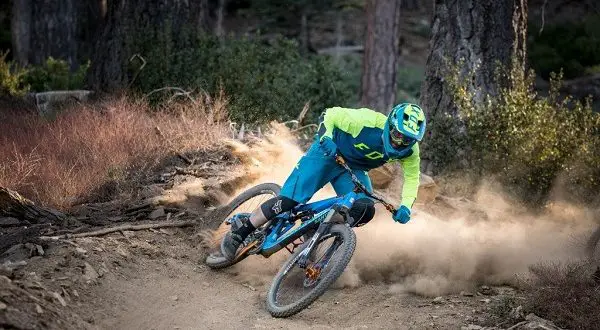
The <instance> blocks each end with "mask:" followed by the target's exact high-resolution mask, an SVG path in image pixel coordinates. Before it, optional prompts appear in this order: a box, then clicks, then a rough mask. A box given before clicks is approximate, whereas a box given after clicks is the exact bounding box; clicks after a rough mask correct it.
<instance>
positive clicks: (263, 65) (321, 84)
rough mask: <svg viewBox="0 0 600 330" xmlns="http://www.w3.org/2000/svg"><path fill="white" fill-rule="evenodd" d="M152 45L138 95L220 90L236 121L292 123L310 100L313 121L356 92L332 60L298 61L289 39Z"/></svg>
mask: <svg viewBox="0 0 600 330" xmlns="http://www.w3.org/2000/svg"><path fill="white" fill-rule="evenodd" d="M150 45H151V46H152V47H145V48H146V52H145V53H143V57H144V59H145V60H146V62H147V64H146V66H145V67H144V68H143V69H142V70H141V72H140V73H139V75H138V77H137V79H136V80H135V81H134V84H133V87H134V88H135V89H136V90H137V91H138V92H141V93H148V92H150V91H153V90H156V89H159V88H162V87H165V86H176V87H179V88H183V89H185V90H190V91H191V90H195V91H198V90H203V91H206V92H208V93H209V94H218V92H219V90H221V89H223V90H224V91H225V93H226V94H227V95H228V96H229V97H230V104H229V113H230V115H231V119H232V120H234V121H245V122H264V121H269V120H273V119H275V120H289V119H295V118H296V117H297V116H298V114H299V113H300V111H301V110H302V108H303V106H304V104H305V103H306V102H308V101H310V102H311V109H312V110H311V112H310V113H309V114H308V117H307V119H309V120H311V119H315V118H316V117H317V116H318V114H319V113H320V112H321V111H322V110H323V109H324V108H325V107H329V106H334V105H347V104H348V101H349V100H350V99H351V96H352V94H353V92H354V91H353V90H352V89H351V86H350V84H349V81H348V77H347V75H345V74H344V73H343V72H342V71H341V70H340V69H339V68H338V66H336V65H335V64H334V63H333V62H332V61H331V59H330V58H328V57H322V56H309V57H302V56H301V55H300V52H299V50H298V45H297V43H296V42H295V41H293V40H290V39H285V38H281V37H279V38H276V39H275V40H273V41H271V42H266V41H261V40H259V39H258V38H256V39H252V38H250V37H243V38H233V37H226V38H223V39H219V38H217V37H215V36H212V35H203V36H199V37H198V38H197V40H195V41H194V42H193V43H190V46H188V47H178V48H176V47H173V46H172V44H171V42H170V41H169V40H161V42H160V43H157V42H156V40H154V41H152V42H151V43H150ZM131 69H132V70H133V71H136V70H139V67H137V68H136V67H132V68H131ZM159 98H160V94H158V93H157V94H154V95H153V100H154V101H157V100H159Z"/></svg>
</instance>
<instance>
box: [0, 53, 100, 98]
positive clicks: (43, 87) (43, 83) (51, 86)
mask: <svg viewBox="0 0 600 330" xmlns="http://www.w3.org/2000/svg"><path fill="white" fill-rule="evenodd" d="M7 55H8V52H5V53H3V54H2V55H1V56H0V95H3V96H6V95H10V96H24V95H25V94H27V93H28V92H45V91H49V90H72V89H80V88H82V87H83V85H84V79H85V75H86V74H87V70H88V68H89V65H90V63H89V62H88V63H86V64H84V65H81V66H80V67H79V69H77V70H76V71H75V72H71V71H70V70H69V64H68V63H67V62H66V61H64V60H57V59H54V58H52V57H49V58H48V59H47V60H46V63H44V65H41V66H31V67H27V68H21V67H19V66H18V65H16V64H15V63H14V62H12V61H8V59H7Z"/></svg>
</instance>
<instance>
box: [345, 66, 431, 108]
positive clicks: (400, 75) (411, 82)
mask: <svg viewBox="0 0 600 330" xmlns="http://www.w3.org/2000/svg"><path fill="white" fill-rule="evenodd" d="M339 66H340V69H341V70H342V72H343V73H344V75H346V77H347V79H348V84H349V85H350V89H351V90H352V91H354V94H353V95H352V96H353V98H352V100H351V102H350V103H351V104H357V103H358V102H359V100H358V95H359V91H360V83H361V75H362V55H360V54H349V55H343V56H340V61H339ZM423 79H425V68H424V67H421V66H402V65H401V66H399V67H398V72H397V74H396V81H397V83H398V86H397V93H396V101H397V102H406V101H409V102H418V101H419V97H420V95H421V83H422V82H423Z"/></svg>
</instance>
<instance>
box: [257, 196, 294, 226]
mask: <svg viewBox="0 0 600 330" xmlns="http://www.w3.org/2000/svg"><path fill="white" fill-rule="evenodd" d="M296 205H298V202H296V201H295V200H293V199H290V198H287V197H284V196H277V197H273V198H271V199H269V200H268V201H266V202H264V203H263V204H262V205H261V206H260V209H261V211H262V213H263V214H264V216H265V218H267V220H271V219H273V218H275V217H276V216H278V215H279V214H281V213H283V212H287V211H289V210H291V209H293V208H294V207H295V206H296Z"/></svg>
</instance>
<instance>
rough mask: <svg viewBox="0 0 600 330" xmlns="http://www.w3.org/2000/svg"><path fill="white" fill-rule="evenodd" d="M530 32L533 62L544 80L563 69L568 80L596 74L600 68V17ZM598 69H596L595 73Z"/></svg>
mask: <svg viewBox="0 0 600 330" xmlns="http://www.w3.org/2000/svg"><path fill="white" fill-rule="evenodd" d="M540 28H541V27H540V26H539V25H530V28H529V36H530V38H529V39H530V40H529V61H530V62H531V64H532V66H533V68H534V69H535V71H536V72H538V73H539V74H540V75H541V76H542V77H543V78H544V79H549V78H550V74H551V73H552V72H554V73H558V72H559V71H560V70H561V69H562V70H563V72H564V77H565V78H567V79H571V78H575V77H578V76H581V75H583V74H586V73H589V71H590V70H592V72H594V70H597V68H598V65H600V15H597V14H596V15H589V16H587V17H585V18H583V19H581V20H577V21H572V22H567V23H561V24H555V25H546V26H544V28H543V30H542V32H541V33H540ZM594 68H595V69H594Z"/></svg>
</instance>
